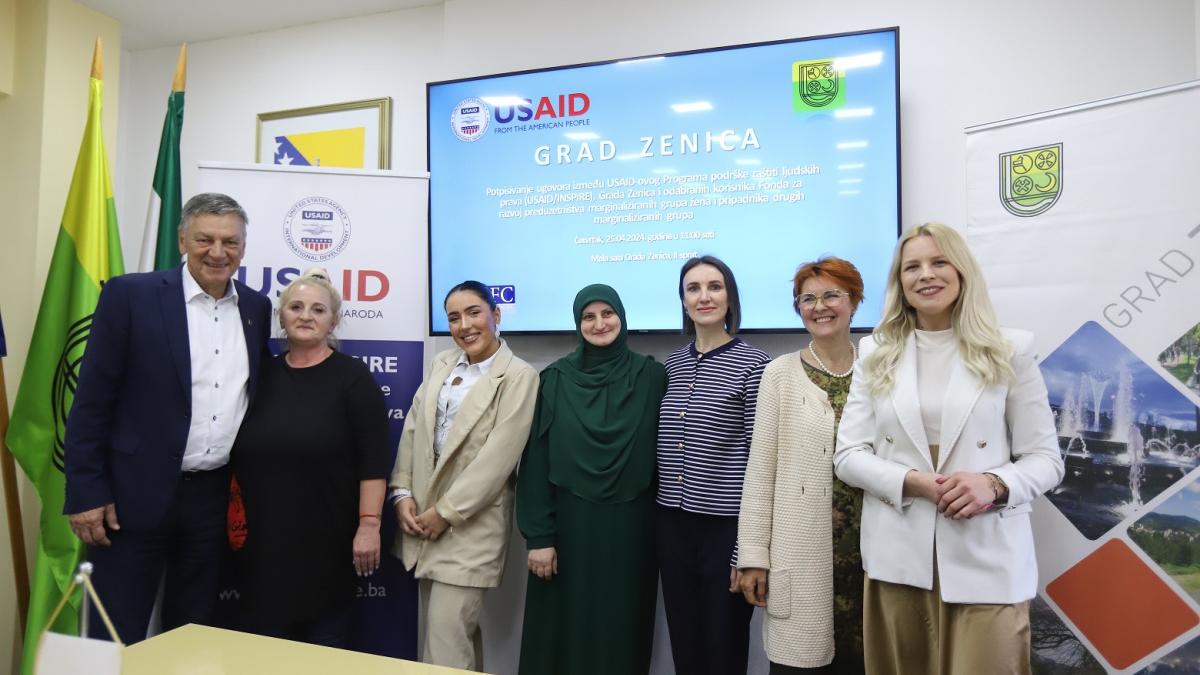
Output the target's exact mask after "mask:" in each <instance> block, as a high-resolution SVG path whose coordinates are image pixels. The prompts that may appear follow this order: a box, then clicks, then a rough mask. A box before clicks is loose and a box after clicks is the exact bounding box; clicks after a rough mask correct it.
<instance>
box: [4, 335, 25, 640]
mask: <svg viewBox="0 0 1200 675" xmlns="http://www.w3.org/2000/svg"><path fill="white" fill-rule="evenodd" d="M0 356H3V355H0ZM7 435H8V392H7V390H6V389H5V385H4V360H3V359H2V358H0V474H2V479H3V482H4V511H5V514H6V515H7V516H8V543H9V547H10V548H11V549H12V563H13V576H14V577H16V578H15V581H16V583H17V618H18V620H19V621H20V624H19V625H20V627H21V633H20V634H21V635H24V634H25V618H26V616H28V614H29V563H28V561H27V560H26V558H25V521H24V520H23V519H22V517H21V499H20V497H19V495H18V494H17V467H16V463H15V462H13V456H12V453H11V452H9V451H8V444H7V443H5V442H4V438H5V436H7Z"/></svg>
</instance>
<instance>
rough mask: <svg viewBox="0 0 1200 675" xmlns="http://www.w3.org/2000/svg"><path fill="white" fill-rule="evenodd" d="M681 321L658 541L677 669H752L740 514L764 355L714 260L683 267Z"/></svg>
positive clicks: (664, 417) (662, 465)
mask: <svg viewBox="0 0 1200 675" xmlns="http://www.w3.org/2000/svg"><path fill="white" fill-rule="evenodd" d="M679 300H680V302H681V304H682V306H683V325H684V330H685V332H687V333H688V334H693V335H695V340H693V341H692V342H691V343H690V344H688V345H687V346H686V347H684V348H682V349H679V350H677V351H675V352H674V353H672V354H671V355H670V356H669V357H667V362H666V366H667V393H666V396H665V397H664V398H663V402H662V407H661V408H660V409H659V422H658V429H659V431H658V497H657V499H656V501H657V503H658V510H657V523H656V538H657V542H658V559H659V568H660V571H661V575H662V592H663V606H664V609H665V610H666V615H667V629H668V631H669V632H670V635H671V655H672V657H673V659H674V661H675V672H677V673H681V674H682V673H687V674H688V675H704V674H705V673H712V674H713V675H734V674H736V673H745V672H746V657H747V652H748V651H749V648H750V636H749V633H750V616H751V613H752V612H753V608H752V607H750V605H747V604H746V603H745V602H743V601H742V599H741V598H740V597H739V595H740V591H741V586H740V585H739V580H738V576H739V575H738V570H737V551H736V544H737V515H738V508H739V507H740V506H741V500H742V478H743V477H744V475H745V472H746V459H747V457H748V456H749V454H750V432H751V430H752V429H753V427H754V404H755V401H756V400H757V398H758V382H759V378H761V377H762V372H763V367H764V366H765V365H766V364H767V362H768V361H770V357H768V356H767V355H766V354H765V353H764V352H762V351H760V350H758V349H755V348H754V347H751V346H750V345H748V344H746V343H745V342H743V341H742V340H741V339H740V338H736V337H734V334H735V333H737V329H738V325H739V323H740V320H741V305H740V302H739V299H738V292H737V282H736V281H735V280H734V278H733V272H732V271H731V270H730V269H729V267H728V266H727V265H726V264H725V263H724V262H721V260H719V259H717V258H714V257H713V256H702V257H699V258H692V259H690V260H688V261H687V262H686V263H684V265H683V269H681V270H680V272H679Z"/></svg>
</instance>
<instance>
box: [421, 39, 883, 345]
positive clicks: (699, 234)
mask: <svg viewBox="0 0 1200 675" xmlns="http://www.w3.org/2000/svg"><path fill="white" fill-rule="evenodd" d="M896 40H897V37H896V32H895V31H894V30H886V31H879V32H871V33H862V34H854V35H843V36H836V37H826V38H817V39H807V40H797V41H788V42H781V43H769V44H760V45H751V46H745V47H737V48H728V49H718V50H710V51H702V52H694V53H688V54H678V55H671V56H665V57H652V58H643V59H633V60H629V61H618V62H612V63H605V64H599V65H589V66H579V67H569V68H560V69H554V70H544V71H538V72H531V73H521V74H513V75H505V76H496V77H487V78H476V79H471V80H463V81H455V82H445V83H435V84H431V85H429V87H428V106H429V107H428V115H429V118H428V119H429V170H430V283H431V289H430V302H431V327H432V330H433V331H434V332H439V333H440V332H445V331H447V330H448V325H447V322H446V316H445V313H444V311H443V310H442V307H441V302H442V299H443V297H444V295H445V293H446V291H447V290H448V289H449V288H450V287H451V286H453V285H454V284H455V283H458V282H460V281H462V280H464V279H468V278H473V279H478V280H479V281H482V282H484V283H485V284H488V285H489V286H492V287H493V295H494V296H495V297H496V299H497V301H499V302H500V303H501V307H502V311H503V314H504V316H503V324H504V328H505V329H506V330H507V331H560V330H573V328H574V323H573V317H572V316H571V304H572V300H573V299H574V296H575V293H576V292H577V291H578V290H579V289H580V288H582V287H583V286H585V285H587V284H590V283H606V284H609V285H611V286H613V287H614V288H616V289H617V291H618V292H620V294H621V297H622V299H623V300H624V303H625V307H626V310H627V313H628V320H629V324H630V326H629V328H630V329H632V330H668V331H669V330H678V329H679V327H680V323H681V313H680V307H679V296H678V290H677V288H678V279H679V269H680V267H681V265H682V264H683V263H684V262H685V261H686V260H687V259H688V258H691V257H693V256H696V255H704V254H711V255H716V256H718V257H720V258H721V259H723V260H724V261H725V262H727V263H728V264H729V265H730V267H731V268H732V270H733V271H734V274H735V275H736V278H737V283H738V286H739V288H740V295H741V302H742V312H743V320H742V326H743V328H750V329H793V328H798V327H800V325H801V323H800V320H799V317H797V316H796V315H795V313H794V311H793V309H792V304H791V301H792V298H791V295H792V289H791V277H792V275H793V274H794V272H795V270H796V267H797V265H798V264H800V263H801V262H804V261H806V260H812V259H815V258H817V257H819V256H822V255H837V256H841V257H844V258H847V259H849V260H851V261H852V262H853V263H854V264H855V265H856V266H857V267H858V268H859V270H860V271H861V272H862V274H863V278H864V281H865V283H866V296H867V297H866V300H865V301H864V303H863V305H862V306H861V307H860V309H859V311H858V313H857V314H856V316H855V318H854V326H855V327H857V328H869V327H871V326H873V325H874V324H875V322H876V321H877V319H878V316H879V308H880V307H881V306H882V297H881V296H882V289H883V287H884V278H885V276H886V271H887V265H888V263H889V261H890V256H891V252H892V248H893V246H894V244H895V241H896V237H897V230H898V209H899V204H898V138H897V136H898V100H897V81H896V78H897V66H896Z"/></svg>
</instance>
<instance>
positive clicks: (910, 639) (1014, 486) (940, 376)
mask: <svg viewBox="0 0 1200 675" xmlns="http://www.w3.org/2000/svg"><path fill="white" fill-rule="evenodd" d="M1032 342H1033V338H1032V335H1030V334H1029V333H1026V332H1023V331H1010V330H1002V329H1000V328H999V327H998V325H997V322H996V319H995V312H994V310H993V309H992V305H991V301H990V300H989V299H988V296H987V289H986V286H985V284H984V281H983V277H982V274H981V273H980V271H979V266H978V264H977V263H976V262H975V259H974V257H973V256H972V255H971V252H970V250H969V249H968V248H967V246H966V243H965V242H964V241H963V239H962V237H961V236H960V235H959V234H958V233H957V232H956V231H955V230H954V229H952V228H950V227H948V226H946V225H941V224H936V223H928V224H925V225H921V226H918V227H914V228H912V229H910V230H909V231H907V232H906V233H905V234H904V235H903V236H902V237H901V238H900V241H899V242H898V244H897V246H896V255H895V257H894V259H893V261H892V267H891V271H890V273H889V275H888V287H887V296H886V298H885V300H884V316H883V318H882V320H881V321H880V323H879V326H878V327H877V328H876V329H875V332H874V334H873V335H872V336H871V337H870V338H865V339H863V341H862V343H861V345H860V351H861V360H860V361H859V364H858V365H857V366H856V368H855V373H854V377H853V380H852V384H851V388H850V396H849V399H848V400H847V402H846V408H845V411H844V412H843V414H842V421H841V425H840V427H839V430H838V439H837V452H836V455H835V457H834V469H835V471H836V473H837V475H838V477H839V478H841V479H842V480H844V481H846V482H847V483H848V484H850V485H854V486H858V487H861V488H863V489H864V490H865V491H866V498H865V500H864V504H863V521H862V542H861V546H862V557H863V567H864V569H865V570H866V574H867V581H866V587H865V590H864V617H863V626H864V627H863V630H864V644H865V652H866V653H865V657H866V667H867V672H869V673H872V674H873V675H874V674H882V675H886V674H889V673H897V674H900V673H904V674H908V673H913V674H916V673H920V674H922V675H925V674H934V675H938V674H940V675H951V674H957V673H972V675H978V674H987V673H996V674H1000V673H1004V674H1006V675H1007V674H1009V673H1028V672H1030V670H1029V668H1030V667H1029V603H1028V601H1029V599H1030V598H1032V597H1033V596H1034V594H1035V593H1036V590H1037V562H1036V559H1035V557H1034V550H1033V532H1032V529H1031V527H1030V523H1029V512H1030V510H1031V502H1032V501H1033V500H1034V499H1036V498H1037V497H1038V495H1040V494H1042V493H1043V492H1045V491H1047V490H1049V489H1051V488H1053V487H1054V486H1055V485H1057V484H1058V482H1059V481H1060V480H1061V479H1062V476H1063V461H1062V457H1061V455H1060V454H1059V450H1058V440H1057V437H1056V433H1055V428H1054V419H1053V415H1052V413H1051V412H1050V407H1049V403H1048V401H1047V396H1046V386H1045V383H1044V382H1043V381H1042V376H1041V372H1040V371H1039V370H1038V367H1037V363H1036V361H1035V356H1034V354H1033V352H1032V350H1031V348H1032Z"/></svg>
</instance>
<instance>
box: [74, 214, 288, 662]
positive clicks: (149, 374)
mask: <svg viewBox="0 0 1200 675" xmlns="http://www.w3.org/2000/svg"><path fill="white" fill-rule="evenodd" d="M246 223H247V218H246V212H245V211H244V210H243V209H242V207H241V206H240V205H238V203H237V202H236V201H234V200H233V199H232V198H230V197H228V196H226V195H222V194H215V193H206V194H200V195H196V196H195V197H193V198H192V199H190V200H189V201H188V203H187V204H185V205H184V208H183V217H182V219H181V221H180V225H179V251H180V253H183V254H185V256H186V262H185V264H184V265H183V266H181V267H177V268H175V269H171V270H165V271H159V272H147V273H143V274H127V275H124V276H119V277H114V278H113V279H111V280H110V281H109V282H108V283H107V284H106V285H105V286H104V289H103V291H102V292H101V294H100V301H99V303H98V304H97V306H96V313H95V316H94V317H93V321H92V331H91V337H90V338H89V340H88V345H87V350H86V352H85V354H84V357H83V365H82V366H81V369H80V373H79V385H78V387H77V389H76V391H75V402H74V405H73V406H72V408H71V413H70V415H69V417H68V418H67V429H66V438H65V441H64V447H65V455H66V482H67V486H66V505H65V508H64V511H65V512H66V514H67V515H69V516H70V520H71V529H72V530H73V531H74V532H75V534H76V535H77V536H78V537H79V538H80V539H81V540H83V542H84V543H85V544H87V559H88V560H90V561H91V562H92V563H93V564H94V565H95V571H94V573H93V577H92V578H93V581H94V583H95V585H96V590H97V591H98V593H99V595H100V599H101V601H102V602H103V603H104V606H105V608H106V609H107V610H108V613H109V615H110V616H111V618H112V619H113V623H114V625H115V627H116V629H117V633H118V634H119V635H120V637H121V640H122V641H124V642H125V643H126V644H129V643H133V642H137V641H139V640H141V639H143V638H145V636H146V628H147V624H148V623H149V619H150V612H151V610H152V608H153V606H154V598H155V595H156V592H157V590H158V586H159V581H160V580H161V579H165V587H164V595H163V606H162V623H163V630H170V629H172V628H175V627H178V626H182V625H184V624H188V623H208V622H209V621H211V618H212V614H213V611H214V608H215V603H216V599H217V591H218V588H217V583H218V582H217V573H218V566H219V563H220V557H221V545H222V541H223V540H224V538H225V512H226V507H227V502H228V498H229V471H228V468H227V463H228V461H229V451H230V448H232V447H233V441H234V437H235V436H236V434H237V430H238V427H239V426H240V425H241V422H242V417H243V416H244V415H245V414H246V409H247V407H248V406H249V403H250V400H251V399H252V398H253V397H254V387H255V382H256V381H257V378H258V369H259V365H260V364H261V363H262V360H263V359H264V358H269V353H268V352H267V336H268V333H269V330H270V316H271V302H270V301H269V300H268V299H267V298H265V297H264V296H262V295H261V294H259V293H258V292H256V291H254V290H253V289H251V288H249V287H248V286H246V285H244V284H242V283H240V282H238V281H236V280H234V279H233V275H234V273H235V272H236V271H237V269H238V265H239V264H240V262H241V259H242V254H243V252H244V251H245V244H246ZM164 575H165V576H164ZM90 626H91V633H92V636H93V637H107V633H106V631H105V629H104V627H103V625H102V624H101V622H100V621H99V620H93V621H92V622H91V623H90Z"/></svg>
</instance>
